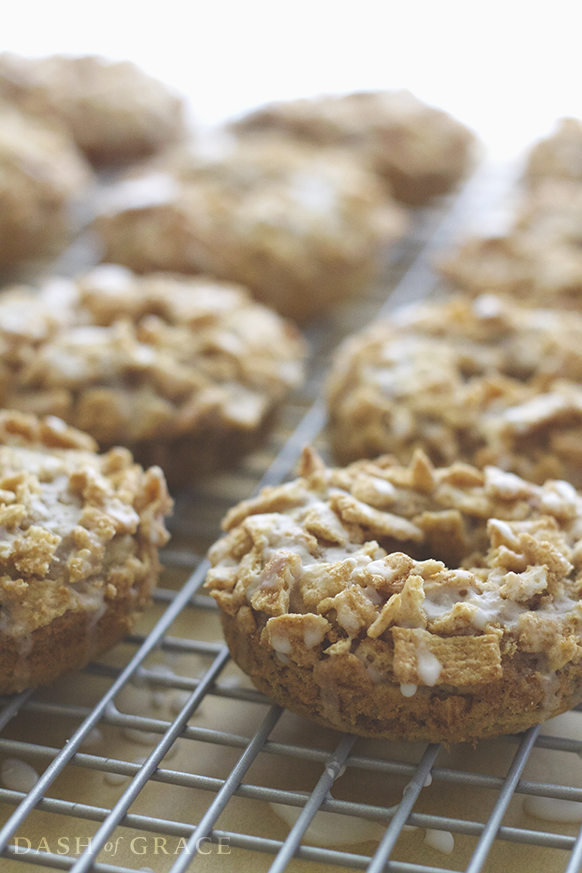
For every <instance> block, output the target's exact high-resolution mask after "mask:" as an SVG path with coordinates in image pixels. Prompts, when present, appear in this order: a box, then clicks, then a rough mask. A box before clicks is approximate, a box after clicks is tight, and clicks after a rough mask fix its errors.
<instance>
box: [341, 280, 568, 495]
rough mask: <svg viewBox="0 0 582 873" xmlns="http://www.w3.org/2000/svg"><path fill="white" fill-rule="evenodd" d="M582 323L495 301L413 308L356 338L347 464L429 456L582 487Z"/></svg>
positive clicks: (350, 345)
mask: <svg viewBox="0 0 582 873" xmlns="http://www.w3.org/2000/svg"><path fill="white" fill-rule="evenodd" d="M581 382H582V316H581V315H579V314H577V313H572V312H569V313H565V312H560V311H557V310H550V309H530V308H526V307H521V306H518V305H515V304H513V303H510V302H509V301H508V300H505V299H502V298H500V297H494V296H492V295H482V296H481V297H479V298H477V299H476V300H474V301H471V300H466V299H461V298H453V299H449V300H447V301H443V302H435V303H430V304H424V305H417V306H411V307H409V308H406V309H403V310H401V311H400V312H397V313H394V315H393V317H392V318H391V319H389V320H386V321H384V322H379V323H377V324H374V325H372V326H371V327H369V328H367V329H365V330H363V331H361V332H360V333H358V334H356V335H355V336H353V337H351V338H349V339H348V340H347V341H346V342H345V343H344V344H343V345H342V346H341V347H340V348H339V349H338V351H337V353H336V356H335V359H334V362H333V365H332V368H331V372H330V376H329V380H328V404H329V410H330V423H329V433H330V437H331V441H332V445H333V448H334V453H335V456H336V457H337V458H338V460H339V461H340V462H342V463H346V462H348V461H351V460H354V459H356V458H362V457H374V456H375V455H377V454H380V453H382V452H392V453H394V454H395V455H396V456H397V457H398V458H399V460H401V461H402V462H405V461H407V460H408V459H409V458H410V457H411V455H412V452H413V451H414V449H415V448H416V447H421V448H423V450H424V451H425V452H427V453H428V455H429V456H430V457H431V459H432V460H433V462H434V463H437V464H451V463H453V462H454V461H456V460H460V461H465V462H469V463H474V464H477V465H478V466H483V465H484V464H495V465H497V466H499V467H501V468H503V469H505V470H510V471H513V472H515V473H518V474H519V475H521V476H524V477H525V478H528V479H531V480H532V481H535V482H538V483H541V482H543V481H545V480H546V479H548V478H565V479H568V480H569V481H571V482H572V483H573V484H574V485H576V487H580V486H582V473H581V470H582V385H581Z"/></svg>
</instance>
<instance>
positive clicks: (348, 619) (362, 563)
mask: <svg viewBox="0 0 582 873" xmlns="http://www.w3.org/2000/svg"><path fill="white" fill-rule="evenodd" d="M300 473H301V475H300V478H298V479H297V480H295V481H293V482H290V483H287V484H284V485H280V486H277V487H275V488H270V489H265V490H264V491H263V492H262V493H261V494H260V495H259V496H258V497H256V498H254V499H251V500H248V501H243V503H241V504H239V506H237V507H235V508H233V509H232V510H231V511H230V512H229V513H228V514H227V516H226V518H225V520H224V528H225V531H226V535H225V536H224V538H223V539H221V540H219V541H218V542H217V543H215V545H214V546H213V547H212V548H211V550H210V552H209V558H210V562H211V569H210V571H209V573H208V578H207V581H206V587H207V588H208V589H209V591H210V593H211V595H212V596H213V597H214V598H215V600H216V601H217V603H218V605H219V607H220V610H221V615H222V619H223V626H224V629H225V634H226V637H227V641H228V643H229V646H230V649H231V653H232V656H233V658H234V659H235V660H236V661H237V663H238V664H239V665H240V666H241V668H242V669H243V670H245V671H246V672H247V673H249V675H250V676H251V678H252V679H253V681H254V682H255V684H256V685H257V687H258V688H260V689H261V690H262V691H264V692H265V693H266V694H268V695H269V696H270V697H272V698H273V699H275V700H276V701H278V702H279V703H282V704H283V705H285V706H287V707H288V708H289V709H291V710H292V711H295V712H298V713H299V714H301V715H306V716H308V717H310V718H313V719H315V720H316V721H318V722H319V723H321V724H324V725H327V726H331V727H335V728H339V729H342V730H347V731H350V732H353V733H360V734H362V735H365V736H384V737H389V738H392V739H395V738H396V739H407V740H413V741H423V742H424V741H431V742H440V741H445V742H460V741H467V740H475V739H478V738H480V737H485V736H494V735H497V734H500V733H507V732H514V731H518V730H523V729H525V728H526V727H529V726H531V725H532V724H536V723H537V722H540V721H543V720H545V719H547V718H550V717H552V716H553V715H557V714H558V713H559V712H562V711H564V710H565V709H567V708H569V707H570V706H572V705H574V704H575V703H576V702H577V701H578V700H580V698H581V697H582V689H581V686H580V678H581V676H582V667H581V659H582V604H581V602H580V586H581V579H580V570H581V564H582V497H580V495H579V494H578V493H577V492H576V491H575V490H574V489H573V488H572V487H571V486H569V485H568V484H567V483H564V482H560V481H549V482H547V483H545V484H544V485H542V486H539V485H534V484H532V483H529V482H526V481H525V480H523V479H520V478H519V477H517V476H515V475H513V474H507V473H504V472H502V471H501V470H499V469H497V468H494V467H488V468H486V469H485V471H480V470H478V469H476V468H473V467H470V466H467V465H464V464H461V463H455V464H453V465H452V466H450V467H445V468H438V469H435V468H434V467H433V466H432V465H431V464H430V462H429V460H428V459H427V457H426V456H425V455H424V454H423V453H422V452H420V451H418V452H416V453H415V455H414V457H413V459H412V461H411V463H410V465H409V466H408V467H401V466H399V465H397V464H396V463H395V461H394V460H393V459H391V458H389V457H387V456H384V457H380V458H378V459H376V460H374V461H358V462H356V463H354V464H351V465H350V466H348V467H346V468H343V469H342V468H338V469H330V468H327V467H325V466H324V464H323V463H322V462H321V461H320V460H319V459H318V458H317V456H316V455H314V453H313V452H312V451H311V450H306V452H305V453H304V457H303V461H302V467H301V471H300Z"/></svg>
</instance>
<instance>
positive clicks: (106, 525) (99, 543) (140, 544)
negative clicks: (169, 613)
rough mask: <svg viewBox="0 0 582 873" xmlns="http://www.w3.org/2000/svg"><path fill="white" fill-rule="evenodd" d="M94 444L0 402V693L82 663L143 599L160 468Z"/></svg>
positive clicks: (159, 510) (106, 643) (156, 531)
mask: <svg viewBox="0 0 582 873" xmlns="http://www.w3.org/2000/svg"><path fill="white" fill-rule="evenodd" d="M96 449H97V445H96V443H95V441H94V440H93V439H92V438H91V437H90V436H88V435H87V434H84V433H81V432H80V431H78V430H75V429H74V428H71V427H68V426H67V425H66V424H65V423H64V422H63V421H62V420H61V419H58V418H54V417H46V418H37V417H35V416H32V415H24V414H22V413H18V412H12V411H7V410H1V411H0V526H1V530H2V535H1V537H0V564H1V572H0V694H8V693H12V692H14V691H22V690H23V689H24V688H29V687H36V686H37V685H44V684H47V683H50V682H52V681H53V680H54V679H56V678H57V677H59V676H61V675H62V674H63V673H68V672H70V671H72V670H77V669H80V668H81V667H83V666H85V664H87V663H88V662H89V661H90V660H91V659H92V658H93V657H94V656H95V655H97V654H98V653H99V652H101V651H103V650H104V649H106V648H109V647H110V646H112V645H113V644H114V643H116V642H118V641H119V640H120V639H122V637H123V636H124V635H125V634H126V633H128V632H129V631H130V630H131V629H132V627H133V625H134V621H135V618H136V616H137V614H138V613H139V612H140V611H141V610H142V609H143V608H144V606H145V605H146V604H147V603H148V602H149V600H150V595H151V592H152V590H153V587H154V584H155V581H156V578H157V575H158V571H159V561H158V549H159V547H160V546H163V545H164V543H165V542H166V541H167V539H168V535H167V532H166V529H165V527H164V516H165V515H167V514H168V512H169V511H170V508H171V501H170V499H169V497H168V492H167V489H166V484H165V481H164V477H163V474H162V471H161V470H160V469H159V467H152V468H150V469H149V470H146V471H144V470H143V469H142V468H141V467H140V466H138V465H137V464H134V463H133V459H132V457H131V454H130V452H129V451H128V450H127V449H122V448H114V449H111V450H110V451H109V452H107V453H106V454H104V455H99V454H97V452H96Z"/></svg>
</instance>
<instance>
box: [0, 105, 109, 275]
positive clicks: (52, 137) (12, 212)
mask: <svg viewBox="0 0 582 873" xmlns="http://www.w3.org/2000/svg"><path fill="white" fill-rule="evenodd" d="M92 180H93V174H92V172H91V170H90V168H89V166H88V164H86V162H85V160H84V159H83V156H82V155H81V154H80V153H79V151H78V150H77V149H76V148H75V146H74V145H73V143H72V142H71V141H70V139H69V138H68V137H67V136H66V135H64V134H63V133H62V132H61V131H59V130H58V129H53V128H51V127H50V126H47V125H46V124H45V123H44V122H42V121H40V120H38V119H35V118H32V117H28V116H26V115H24V114H22V113H21V112H19V111H18V109H16V108H15V107H14V106H11V105H10V104H8V103H4V102H3V101H2V100H1V99H0V204H1V208H0V272H2V271H8V270H14V269H16V268H20V267H21V266H23V265H25V264H27V263H28V262H32V261H38V260H41V259H43V258H48V257H50V256H54V255H56V254H57V253H58V252H59V251H60V250H61V249H62V248H64V246H65V245H66V244H67V243H68V242H69V241H70V238H71V231H72V208H73V206H74V205H75V203H76V202H77V201H78V200H80V198H81V196H82V194H83V193H84V192H85V191H86V189H87V188H88V187H89V185H90V184H91V182H92Z"/></svg>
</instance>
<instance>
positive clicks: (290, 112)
mask: <svg viewBox="0 0 582 873" xmlns="http://www.w3.org/2000/svg"><path fill="white" fill-rule="evenodd" d="M232 128H233V130H234V131H235V133H237V134H238V135H239V136H241V137H249V136H257V135H265V134H278V135H280V136H282V137H285V138H291V137H293V138H295V139H296V140H297V141H302V142H308V143H311V144H313V145H317V146H320V147H321V146H324V147H330V146H331V147H334V148H338V147H340V148H345V149H346V150H348V151H349V152H350V153H351V154H352V155H353V156H354V157H357V158H358V159H359V160H360V161H361V162H362V164H363V165H364V166H367V167H369V168H370V169H371V170H372V171H373V172H375V173H376V174H377V175H378V177H379V178H380V180H382V182H383V183H384V185H385V187H386V189H387V190H388V191H389V192H390V193H392V194H393V195H394V196H395V197H396V199H398V200H401V201H403V202H404V203H408V204H412V205H420V204H423V203H426V202H427V201H429V200H430V199H431V198H433V197H435V196H437V195H439V194H445V193H446V192H447V191H450V190H451V189H452V188H453V187H454V186H455V185H456V184H457V182H459V180H460V179H462V178H463V176H465V175H466V174H467V172H468V171H469V169H470V168H471V166H472V164H473V161H474V153H473V152H474V145H475V143H474V138H473V135H472V134H471V133H470V131H469V130H468V129H467V128H466V127H464V126H463V125H462V124H461V123H460V122H458V121H456V119H454V118H453V117H452V116H450V115H448V114H447V113H446V112H443V111H442V110H440V109H435V108H434V107H432V106H428V105H427V104H425V103H423V102H422V101H421V100H418V99H417V98H416V97H414V96H413V95H412V94H411V93H410V92H409V91H369V92H360V93H353V94H344V95H339V96H324V97H319V98H314V99H302V100H291V101H287V102H280V103H273V104H268V105H266V106H264V107H261V108H259V109H256V110H254V111H252V112H250V113H249V114H248V115H246V116H243V117H242V118H241V119H240V120H239V121H237V122H235V123H234V124H233V125H232Z"/></svg>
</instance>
